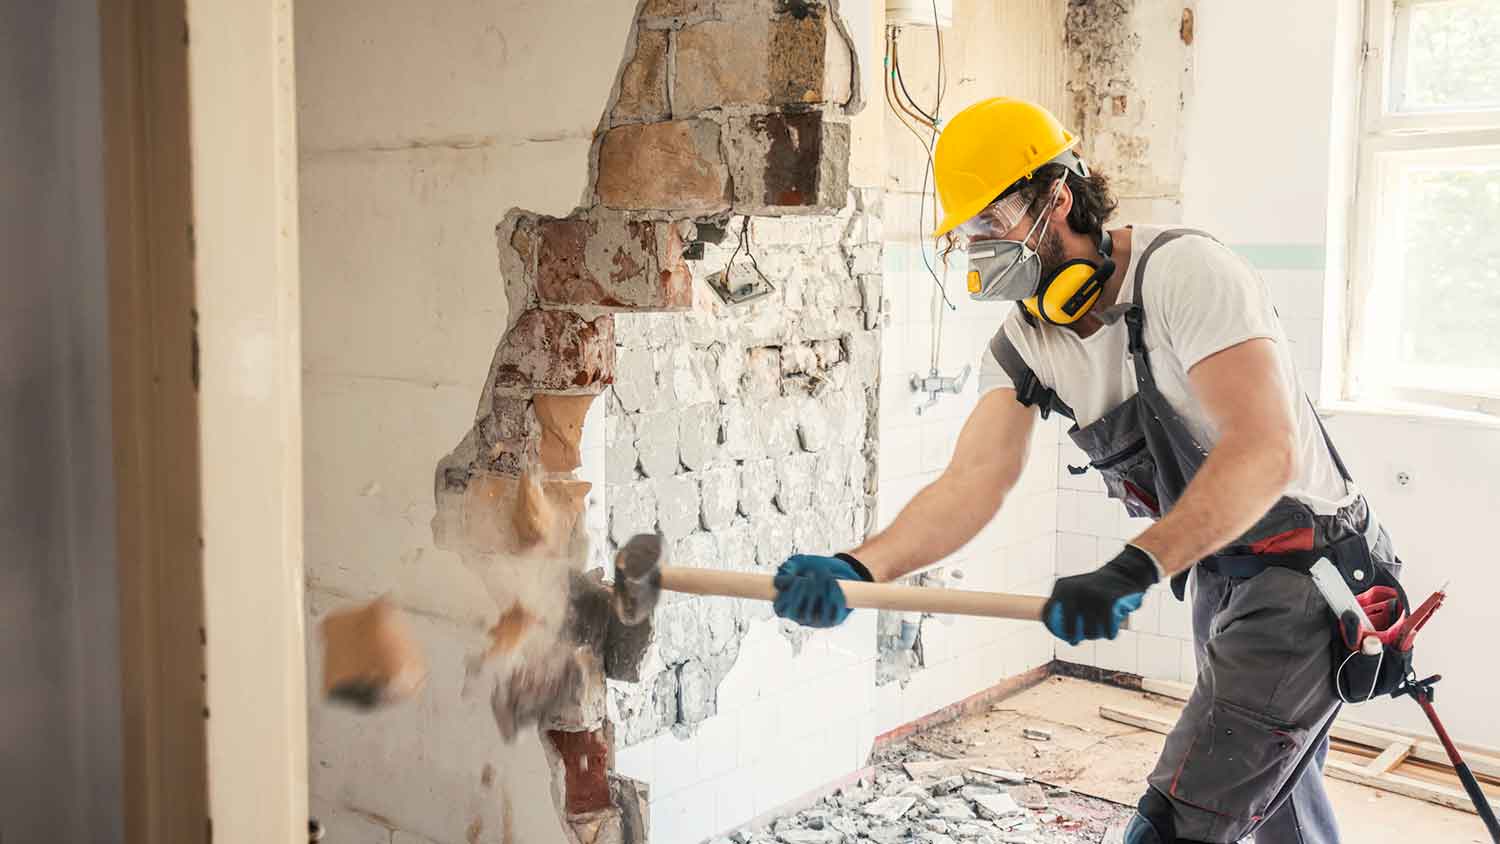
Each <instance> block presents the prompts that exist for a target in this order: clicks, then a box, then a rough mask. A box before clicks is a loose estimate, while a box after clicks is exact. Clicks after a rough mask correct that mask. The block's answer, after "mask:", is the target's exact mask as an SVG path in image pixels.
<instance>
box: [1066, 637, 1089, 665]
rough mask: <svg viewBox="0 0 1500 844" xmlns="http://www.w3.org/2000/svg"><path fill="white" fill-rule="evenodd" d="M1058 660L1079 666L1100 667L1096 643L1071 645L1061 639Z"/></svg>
mask: <svg viewBox="0 0 1500 844" xmlns="http://www.w3.org/2000/svg"><path fill="white" fill-rule="evenodd" d="M1057 658H1058V659H1060V660H1062V661H1063V662H1071V663H1074V664H1077V665H1098V664H1099V655H1098V648H1097V647H1095V643H1094V642H1079V643H1078V644H1076V645H1070V644H1068V643H1067V642H1064V641H1062V640H1061V639H1059V640H1058V641H1057Z"/></svg>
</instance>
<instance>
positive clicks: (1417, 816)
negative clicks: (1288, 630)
mask: <svg viewBox="0 0 1500 844" xmlns="http://www.w3.org/2000/svg"><path fill="white" fill-rule="evenodd" d="M1103 705H1111V706H1116V707H1119V708H1122V709H1133V710H1137V711H1141V712H1145V713H1149V714H1155V715H1159V716H1161V717H1165V718H1169V719H1170V718H1175V717H1176V711H1177V707H1176V705H1174V704H1172V703H1171V702H1168V701H1164V700H1163V699H1161V698H1157V697H1155V696H1152V695H1147V694H1144V693H1142V692H1137V691H1130V690H1127V689H1121V688H1117V687H1114V686H1106V685H1102V684H1098V683H1091V682H1088V681H1085V680H1077V679H1072V678H1065V677H1049V678H1048V679H1046V680H1045V681H1043V682H1042V683H1040V684H1039V685H1037V686H1034V687H1032V688H1030V689H1027V690H1025V691H1023V692H1020V693H1018V694H1016V695H1014V696H1012V697H1009V698H1006V699H1005V700H1003V701H1001V702H999V703H997V704H995V705H994V706H993V707H992V708H991V710H990V711H989V712H987V713H983V714H979V715H973V716H969V717H967V718H963V719H960V720H958V721H954V722H951V723H949V724H944V725H941V726H938V727H934V728H932V729H930V730H927V731H925V732H923V733H920V734H918V735H916V736H913V737H912V738H911V739H909V742H908V743H909V745H910V746H911V747H912V748H914V749H919V750H923V751H927V752H930V753H933V754H936V755H940V756H944V757H953V758H965V759H990V760H992V765H993V766H995V767H1008V768H1010V769H1012V770H1019V771H1021V772H1023V773H1025V774H1026V775H1028V776H1029V777H1031V778H1032V779H1034V780H1038V781H1041V782H1045V783H1047V784H1048V785H1050V786H1054V787H1068V788H1071V789H1073V790H1074V791H1075V792H1079V793H1082V794H1087V795H1092V796H1094V797H1097V798H1104V799H1107V800H1110V801H1113V802H1115V803H1123V804H1127V805H1133V804H1134V803H1135V801H1136V798H1137V797H1139V795H1140V790H1141V788H1142V783H1143V782H1144V779H1145V775H1146V773H1147V772H1148V771H1149V770H1150V769H1151V767H1152V764H1153V763H1154V761H1155V759H1156V756H1157V754H1158V753H1159V752H1160V751H1161V746H1162V742H1163V740H1164V737H1163V736H1161V735H1159V734H1157V733H1154V732H1150V731H1147V730H1142V729H1137V728H1133V727H1130V726H1128V725H1124V724H1118V723H1114V722H1112V721H1106V720H1104V719H1103V718H1100V717H1099V707H1100V706H1103ZM1023 727H1040V728H1043V729H1046V730H1048V731H1050V732H1051V733H1052V739H1051V741H1029V740H1027V739H1025V738H1023V737H1022V735H1021V730H1022V728H1023ZM1328 790H1329V793H1330V795H1331V796H1332V797H1333V801H1334V806H1335V808H1336V809H1337V812H1338V817H1339V823H1340V825H1341V832H1342V837H1343V839H1344V840H1345V841H1349V842H1359V844H1376V842H1393V844H1394V842H1401V843H1402V844H1408V842H1416V841H1433V842H1437V841H1441V842H1447V843H1448V844H1468V843H1469V842H1472V843H1473V844H1488V841H1489V837H1488V835H1487V834H1486V833H1485V831H1484V827H1483V825H1482V824H1481V823H1480V821H1479V819H1478V817H1477V816H1476V815H1473V814H1470V813H1467V812H1460V811H1456V810H1453V809H1448V808H1445V807H1442V806H1437V805H1434V804H1432V803H1427V802H1424V801H1421V800H1414V799H1411V798H1408V797H1402V796H1399V795H1395V794H1390V793H1388V792H1383V791H1376V790H1374V789H1371V788H1367V787H1364V786H1359V785H1354V784H1352V783H1346V782H1340V781H1336V780H1329V781H1328ZM1043 840H1045V839H1042V838H1039V839H1038V841H1043ZM1276 844H1279V842H1276Z"/></svg>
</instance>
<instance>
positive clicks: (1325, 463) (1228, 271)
mask: <svg viewBox="0 0 1500 844" xmlns="http://www.w3.org/2000/svg"><path fill="white" fill-rule="evenodd" d="M1163 231H1166V228H1165V227H1162V226H1133V227H1132V237H1131V247H1130V266H1129V267H1127V268H1126V272H1125V283H1124V285H1123V286H1122V287H1121V289H1120V295H1119V299H1118V300H1117V302H1118V303H1122V304H1123V303H1126V302H1131V301H1133V300H1134V292H1135V290H1134V287H1135V284H1134V282H1135V271H1136V262H1137V260H1138V259H1139V257H1140V256H1141V255H1142V254H1143V253H1144V252H1145V250H1146V247H1148V246H1149V245H1150V244H1151V241H1153V240H1155V239H1156V237H1157V236H1158V235H1159V234H1161V233H1162V232H1163ZM1143 287H1144V289H1143V291H1142V296H1143V297H1144V299H1145V300H1146V301H1145V312H1146V351H1147V353H1148V354H1149V356H1150V359H1151V369H1152V372H1153V374H1154V375H1155V376H1156V384H1157V387H1158V389H1160V390H1161V392H1162V394H1163V395H1164V396H1165V397H1166V399H1167V401H1168V402H1169V403H1170V404H1171V405H1172V407H1173V408H1174V409H1175V410H1176V411H1177V412H1178V414H1179V415H1181V416H1182V418H1183V420H1184V421H1185V422H1186V423H1187V425H1188V427H1189V429H1190V430H1191V431H1192V432H1193V435H1194V437H1196V438H1197V440H1198V442H1199V443H1200V444H1202V445H1203V446H1204V447H1205V448H1212V447H1213V444H1214V443H1216V442H1218V438H1219V436H1218V431H1217V430H1216V429H1215V427H1214V425H1213V423H1212V422H1211V421H1210V420H1209V418H1208V415H1207V414H1206V413H1205V412H1204V410H1203V406H1202V404H1201V403H1200V402H1199V401H1198V397H1197V395H1196V394H1194V392H1193V389H1192V386H1191V384H1190V382H1189V381H1188V370H1189V369H1191V368H1192V367H1193V366H1194V365H1195V364H1197V363H1198V362H1199V361H1201V360H1203V359H1204V358H1207V357H1209V356H1210V355H1213V354H1214V353H1216V352H1221V351H1223V350H1225V349H1227V348H1230V347H1231V346H1235V345H1237V344H1239V343H1243V342H1245V341H1246V340H1252V339H1256V338H1261V337H1264V338H1268V339H1270V340H1272V341H1274V342H1275V344H1276V354H1277V357H1278V358H1279V359H1280V361H1281V375H1282V379H1283V381H1284V383H1286V384H1287V385H1288V388H1287V390H1288V401H1289V402H1290V403H1291V406H1292V408H1293V409H1294V410H1295V412H1296V414H1297V438H1298V442H1299V443H1300V448H1301V461H1300V464H1301V467H1302V468H1301V472H1300V474H1299V475H1298V477H1297V480H1296V481H1295V482H1293V484H1292V485H1291V487H1290V488H1289V489H1288V490H1287V494H1288V495H1291V496H1292V497H1294V498H1296V499H1299V500H1301V501H1302V502H1304V503H1306V504H1307V505H1308V506H1310V507H1311V508H1312V510H1313V512H1315V513H1318V514H1320V515H1329V514H1332V513H1333V512H1335V511H1336V510H1337V509H1338V508H1339V507H1342V506H1344V505H1346V504H1348V503H1349V501H1350V500H1351V499H1352V498H1353V494H1352V489H1353V487H1352V485H1351V486H1350V487H1349V488H1347V489H1346V487H1345V484H1344V479H1343V478H1342V477H1341V476H1340V475H1339V471H1338V467H1337V466H1336V465H1335V464H1334V462H1333V458H1332V456H1330V455H1329V453H1328V448H1327V446H1326V445H1325V444H1324V441H1323V434H1322V432H1321V431H1320V430H1319V428H1318V422H1317V419H1316V417H1315V416H1314V415H1313V409H1312V407H1311V406H1310V405H1309V404H1308V402H1307V400H1306V398H1304V396H1303V391H1302V386H1301V384H1300V380H1299V378H1298V377H1297V368H1296V365H1295V363H1294V362H1293V359H1292V353H1291V348H1290V345H1289V344H1288V342H1287V339H1286V334H1285V332H1284V331H1283V330H1282V327H1281V320H1280V319H1279V318H1278V317H1277V315H1276V309H1275V305H1274V304H1273V302H1272V300H1271V294H1270V291H1269V290H1268V289H1267V288H1266V284H1265V282H1264V281H1263V280H1262V279H1261V278H1260V276H1259V275H1258V274H1257V273H1256V272H1255V270H1254V269H1253V268H1251V266H1250V265H1249V264H1248V263H1247V262H1246V261H1245V260H1244V259H1243V258H1241V257H1240V256H1239V255H1236V254H1235V253H1234V252H1233V251H1231V250H1230V249H1229V248H1228V247H1226V246H1223V245H1222V244H1220V243H1218V242H1216V241H1214V240H1211V239H1209V238H1206V237H1199V236H1184V237H1179V238H1178V239H1176V240H1174V241H1172V242H1171V243H1167V244H1165V245H1163V246H1162V247H1161V248H1160V249H1158V250H1156V251H1155V252H1153V253H1152V255H1151V260H1150V261H1149V262H1148V263H1147V265H1146V277H1145V281H1144V285H1143ZM1003 330H1004V331H1005V334H1006V336H1007V337H1008V338H1010V341H1011V342H1012V343H1013V344H1015V347H1016V351H1018V352H1020V354H1021V358H1022V359H1023V360H1025V361H1026V365H1027V366H1030V367H1031V368H1032V370H1033V371H1034V372H1035V373H1036V375H1037V378H1039V379H1041V381H1042V383H1043V384H1045V385H1047V386H1049V387H1051V388H1052V389H1053V390H1056V391H1057V395H1058V397H1059V398H1061V399H1062V400H1063V401H1064V402H1067V404H1068V406H1069V407H1071V408H1073V412H1074V413H1075V414H1076V415H1077V421H1078V424H1079V425H1087V424H1089V423H1090V422H1093V421H1094V420H1096V419H1098V418H1099V417H1101V416H1103V415H1104V414H1105V413H1106V412H1108V411H1109V410H1111V409H1112V408H1114V407H1115V406H1117V405H1119V404H1120V403H1121V402H1123V401H1125V400H1126V399H1128V398H1130V397H1131V396H1133V395H1135V392H1136V387H1135V365H1134V362H1133V361H1132V360H1131V359H1130V354H1129V353H1128V352H1127V351H1126V341H1127V335H1128V329H1127V328H1126V326H1125V321H1124V320H1123V319H1120V320H1116V321H1115V322H1113V323H1110V324H1108V325H1106V326H1104V327H1103V328H1101V329H1100V330H1098V331H1096V332H1094V333H1093V334H1092V335H1090V336H1088V337H1079V336H1078V335H1077V334H1075V333H1074V332H1072V331H1069V330H1068V329H1066V328H1059V327H1056V326H1042V325H1029V324H1027V322H1026V321H1025V320H1023V319H1021V316H1020V314H1019V313H1018V312H1012V314H1011V316H1010V318H1009V319H1007V320H1006V322H1005V324H1004V326H1003ZM1002 388H1010V389H1014V388H1015V385H1014V384H1013V383H1012V381H1011V378H1010V376H1009V375H1007V374H1006V373H1005V370H1004V369H1002V368H1001V366H1000V362H999V361H997V360H996V359H995V357H994V355H993V353H992V352H990V350H989V347H988V345H986V348H985V352H984V358H983V361H982V363H981V364H980V369H979V389H980V392H981V393H985V392H988V391H990V390H994V389H1002Z"/></svg>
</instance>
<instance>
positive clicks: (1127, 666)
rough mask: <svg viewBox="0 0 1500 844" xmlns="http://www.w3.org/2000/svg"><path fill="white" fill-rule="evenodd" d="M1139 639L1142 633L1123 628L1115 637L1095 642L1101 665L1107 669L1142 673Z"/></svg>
mask: <svg viewBox="0 0 1500 844" xmlns="http://www.w3.org/2000/svg"><path fill="white" fill-rule="evenodd" d="M1139 639H1140V634H1138V633H1134V632H1132V631H1130V630H1121V631H1120V635H1119V636H1116V637H1115V638H1113V639H1099V640H1098V641H1097V642H1095V645H1096V646H1097V648H1096V652H1097V654H1098V658H1099V667H1100V668H1103V669H1104V670H1106V671H1129V672H1130V673H1132V674H1138V673H1140V657H1139V654H1138V645H1139Z"/></svg>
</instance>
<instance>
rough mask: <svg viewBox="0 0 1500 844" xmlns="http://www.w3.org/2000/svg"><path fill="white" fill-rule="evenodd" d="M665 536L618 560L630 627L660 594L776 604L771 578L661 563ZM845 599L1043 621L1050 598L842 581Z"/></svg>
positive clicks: (619, 595) (634, 543)
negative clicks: (739, 599) (681, 594)
mask: <svg viewBox="0 0 1500 844" xmlns="http://www.w3.org/2000/svg"><path fill="white" fill-rule="evenodd" d="M664 556H665V550H664V549H663V547H662V541H661V537H659V536H652V535H650V534H637V535H636V536H633V537H631V538H630V541H629V542H626V543H625V545H624V547H622V548H621V549H620V552H619V554H618V556H616V557H615V591H614V599H615V611H616V612H618V613H619V615H620V619H621V620H622V621H624V622H625V623H626V624H636V623H638V622H640V621H641V620H643V619H645V618H646V617H647V616H649V615H650V614H651V611H652V610H654V609H655V608H656V602H657V600H658V599H659V598H660V597H661V591H662V590H663V589H666V590H667V591H669V592H688V593H691V594H694V595H719V596H723V597H729V598H749V599H751V600H757V601H774V600H776V586H775V585H774V584H773V583H772V578H771V575H768V574H745V573H741V572H731V571H718V570H716V569H699V568H684V567H681V566H669V565H663V557H664ZM839 587H840V588H841V589H843V590H844V600H845V602H846V603H847V605H848V606H849V607H850V608H851V609H852V608H863V609H879V610H899V611H904V612H929V613H941V614H945V615H977V616H987V617H989V618H1014V619H1019V620H1022V621H1039V620H1040V619H1041V617H1042V605H1043V604H1045V603H1046V602H1047V599H1046V598H1041V597H1037V596H1033V595H1009V594H1006V593H1003V592H975V591H970V590H966V589H923V588H920V587H916V586H899V585H896V584H891V583H864V582H861V581H850V580H841V581H839Z"/></svg>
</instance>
